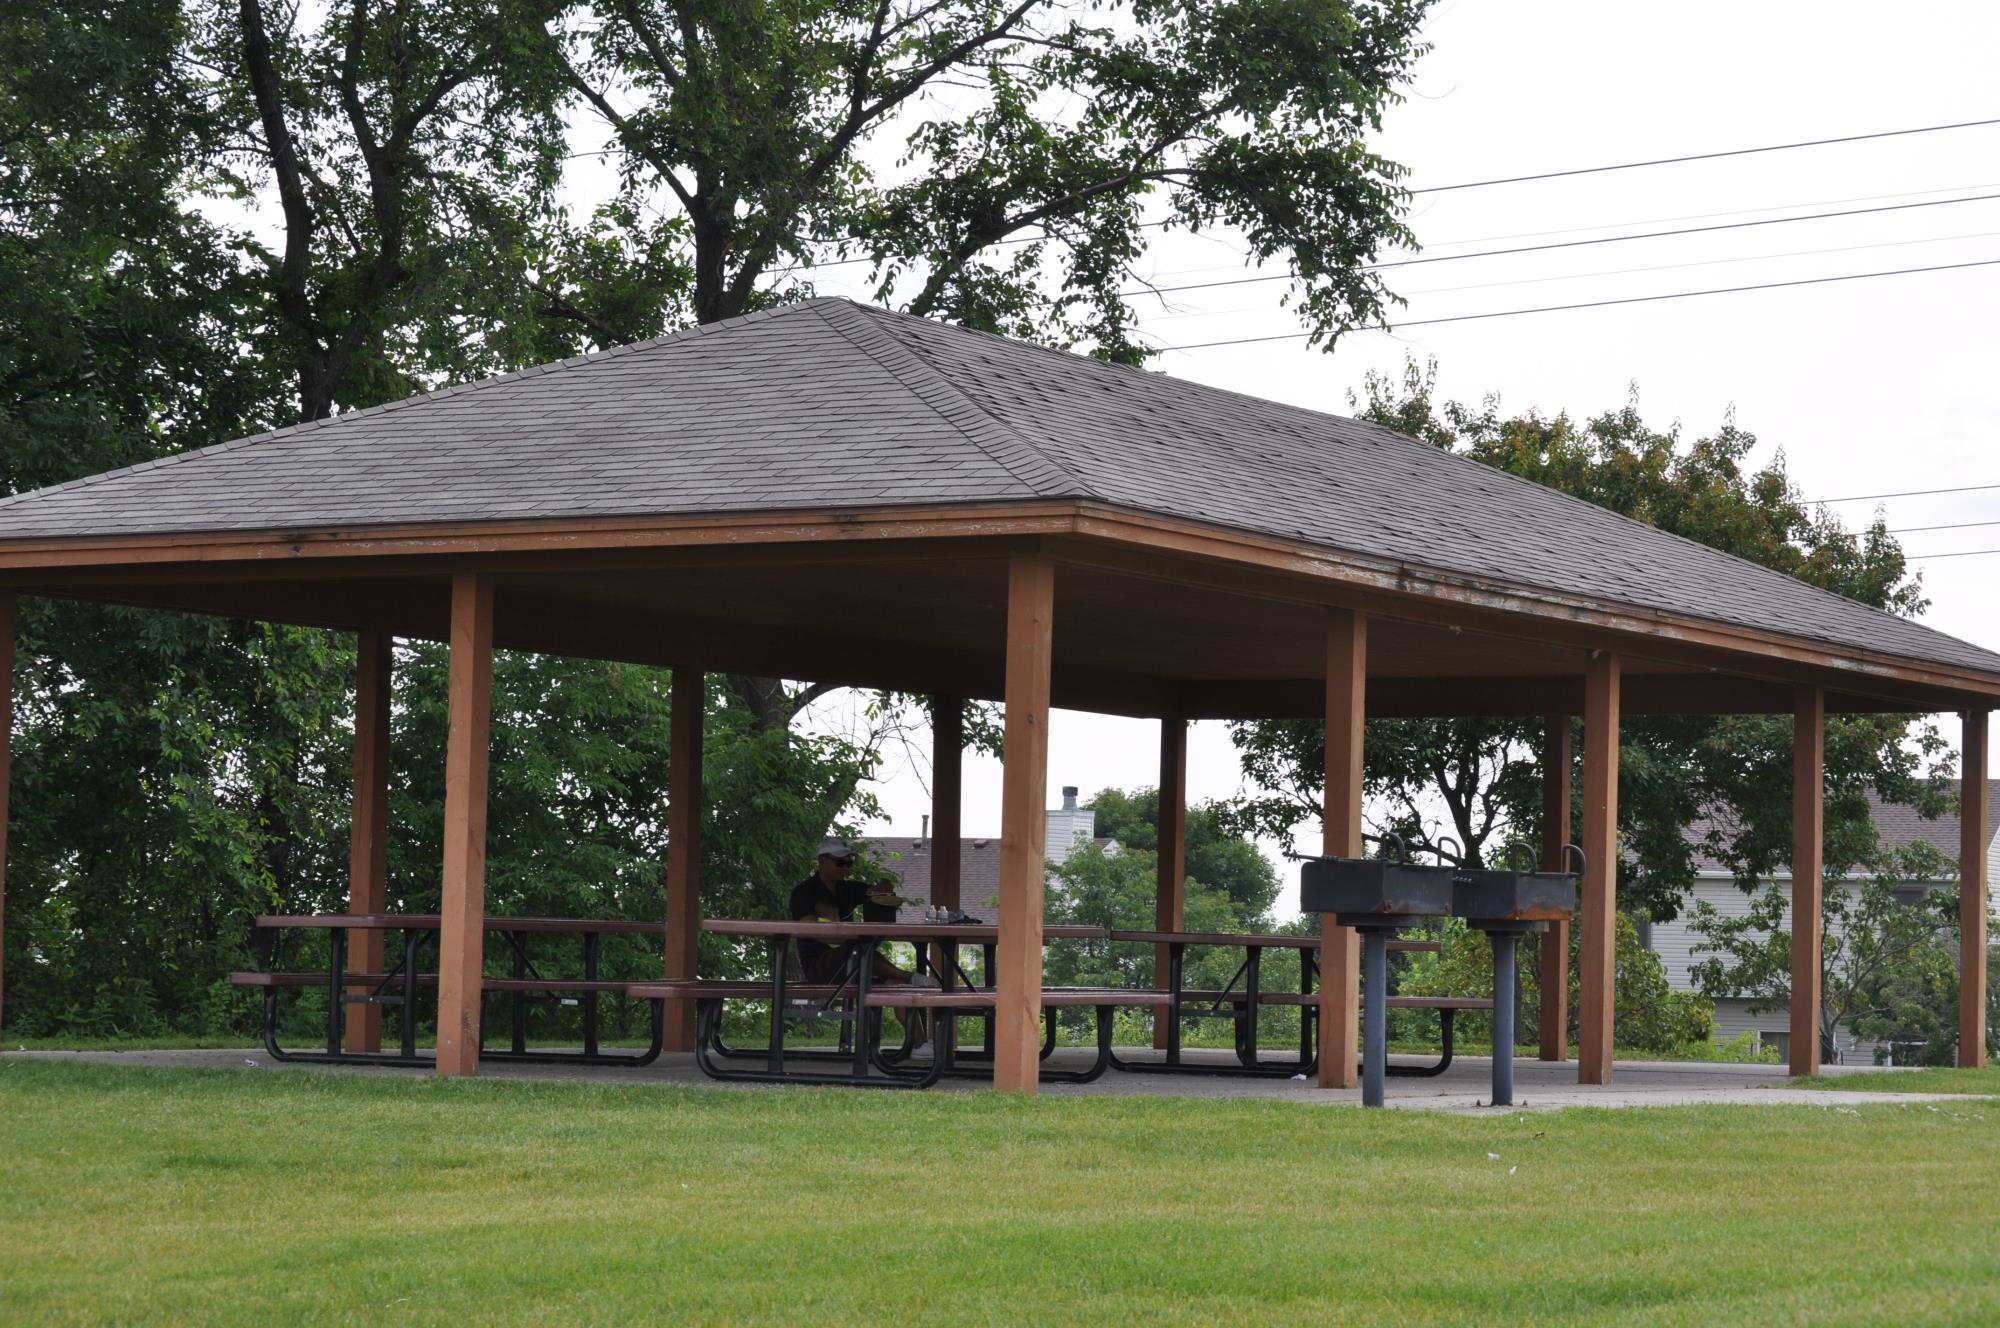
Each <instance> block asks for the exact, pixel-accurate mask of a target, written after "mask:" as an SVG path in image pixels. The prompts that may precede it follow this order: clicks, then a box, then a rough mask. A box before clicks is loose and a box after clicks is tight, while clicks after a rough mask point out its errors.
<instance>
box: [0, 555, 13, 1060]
mask: <svg viewBox="0 0 2000 1328" xmlns="http://www.w3.org/2000/svg"><path fill="white" fill-rule="evenodd" d="M15 605H16V598H15V595H14V592H12V591H11V590H9V591H0V1025H4V1023H5V1020H6V1013H7V1006H6V1000H5V992H6V989H7V965H6V953H7V825H8V821H7V813H8V804H7V793H8V790H9V789H10V788H11V787H12V785H13V782H14V614H15Z"/></svg>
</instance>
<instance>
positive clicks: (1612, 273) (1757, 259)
mask: <svg viewBox="0 0 2000 1328" xmlns="http://www.w3.org/2000/svg"><path fill="white" fill-rule="evenodd" d="M1996 236H2000V231H1973V232H1970V233H1967V234H1961V235H1936V236H1927V237H1925V238H1923V239H1920V240H1885V241H1883V242H1882V243H1880V244H1844V245H1837V246H1835V247H1833V248H1830V249H1785V250H1781V251H1780V252H1778V253H1772V254H1747V255H1744V256H1742V257H1738V258H1704V259H1699V260H1697V261H1695V262H1692V263H1651V264H1648V265H1646V266H1645V267H1615V268H1599V269H1597V270H1595V271H1591V272H1567V273H1562V274H1560V275H1557V276H1552V277H1517V278H1514V279H1513V280H1510V281H1480V282H1472V283H1470V284H1467V285H1463V286H1425V287H1423V288H1422V289H1420V290H1400V291H1398V292H1397V294H1399V295H1403V296H1419V295H1450V294H1455V293H1456V292H1459V291H1475V290H1503V289H1507V288H1510V287H1514V286H1546V285H1548V284H1550V283H1551V282H1557V281H1595V280H1597V279H1599V278H1601V277H1629V276H1642V275H1645V274H1647V273H1651V272H1682V271H1686V270H1688V269H1691V268H1699V267H1733V266H1735V265H1737V264H1740V263H1769V262H1776V261H1778V260H1781V259H1786V258H1817V257H1822V256H1824V255H1827V254H1854V253H1865V252H1869V251H1872V250H1876V249H1907V248H1909V247H1910V246H1912V245H1919V244H1952V243H1956V242H1958V241H1960V240H1990V239H1993V238H1995V237H1996ZM1264 307H1265V306H1262V305H1258V306H1252V307H1249V308H1239V309H1199V310H1193V311H1190V312H1185V313H1178V314H1149V315H1148V316H1147V317H1148V318H1149V320H1150V321H1152V322H1155V323H1158V322H1165V321H1168V320H1172V319H1181V318H1226V317H1229V316H1231V315H1233V314H1243V313H1255V312H1258V311H1260V310H1261V309H1263V308H1264Z"/></svg>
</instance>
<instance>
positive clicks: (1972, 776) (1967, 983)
mask: <svg viewBox="0 0 2000 1328" xmlns="http://www.w3.org/2000/svg"><path fill="white" fill-rule="evenodd" d="M8 636H9V639H11V638H12V636H13V633H12V632H9V633H8ZM1964 722H1965V740H1964V743H1963V744H1962V745H1963V746H1964V749H1965V750H1964V753H1963V756H1962V758H1961V759H1962V762H1963V764H1962V765H1961V767H1960V770H1959V779H1960V784H1959V802H1960V805H1959V813H1958V1063H1959V1064H1960V1065H1962V1066H1965V1067H1966V1068H1968V1069H1977V1068H1978V1067H1980V1066H1982V1065H1984V1064H1986V907H1987V904H1986V850H1987V843H1988V840H1989V839H1991V838H1992V834H1993V827H1992V826H1991V825H1990V824H1989V823H1988V817H1987V801H1986V761H1987V755H1986V712H1985V711H1984V710H1969V711H1967V712H1966V714H1965V716H1964Z"/></svg>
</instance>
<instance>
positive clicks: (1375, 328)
mask: <svg viewBox="0 0 2000 1328" xmlns="http://www.w3.org/2000/svg"><path fill="white" fill-rule="evenodd" d="M1973 267H2000V258H1984V259H1980V260H1978V261H1977V262H1972V263H1939V264H1937V265H1935V266H1932V267H1905V268H1897V269H1896V270H1894V271H1891V272H1848V273H1844V274H1842V275H1840V276H1835V277H1806V278H1804V279H1802V280H1799V281H1767V282H1762V283H1759V284H1758V285H1754V286H1718V287H1716V288H1714V289H1712V290H1698V291H1669V292H1668V293H1666V294H1665V295H1633V296H1628V297H1626V298H1624V299H1620V300H1587V301H1584V302H1583V303H1580V304H1548V305H1543V306H1541V307H1540V308H1536V309H1500V310H1496V311H1494V312H1492V313H1484V314H1458V315H1455V316H1453V317H1450V318H1412V319H1409V320H1407V321H1405V322H1401V323H1395V324H1387V323H1370V324H1367V325H1366V326H1363V327H1356V328H1350V329H1347V330H1349V331H1353V332H1392V331H1400V330H1402V329H1403V328H1406V327H1429V326H1432V325H1434V324H1438V323H1471V322H1476V321H1478V320H1480V319H1483V318H1515V317H1518V316H1520V315H1522V314H1554V313H1564V312H1566V311H1568V310H1571V309H1602V308H1606V307H1608V306H1610V305H1616V304H1652V303H1655V302H1657V301H1660V300H1687V299H1692V298H1694V297H1695V296H1698V295H1735V294H1739V293H1741V292H1743V291H1760V290H1780V289H1783V288H1785V287H1788V286H1822V285H1827V284H1829V283H1832V282H1836V281H1866V280H1868V279H1870V278H1872V277H1907V276H1913V275H1915V274H1917V273H1920V272H1956V271H1959V270H1961V269H1964V268H1973ZM1312 335H1313V334H1312V333H1310V332H1279V333H1275V334H1273V335H1271V336H1266V337H1233V338H1230V339H1229V340H1226V341H1197V342H1195V343H1193V344H1192V345H1187V346H1156V347H1154V349H1155V350H1162V351H1168V350H1207V349H1209V348H1211V347H1215V346H1248V345H1253V344H1256V343H1259V342H1266V341H1301V340H1304V339H1305V338H1307V337H1310V336H1312ZM1973 487H1976V488H2000V484H1995V485H1976V486H1973ZM1936 492H1949V490H1937V491H1936ZM1878 496H1880V497H1903V496H1906V495H1901V494H1882V495H1878ZM1821 501H1823V502H1849V501H1853V500H1851V499H1846V498H1829V499H1822V500H1821Z"/></svg>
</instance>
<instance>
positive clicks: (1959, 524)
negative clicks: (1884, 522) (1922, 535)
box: [1889, 521, 2000, 535]
mask: <svg viewBox="0 0 2000 1328" xmlns="http://www.w3.org/2000/svg"><path fill="white" fill-rule="evenodd" d="M1978 526H2000V521H1954V522H1952V523H1951V524H1950V525H1945V526H1898V527H1897V528H1896V529H1894V530H1892V531H1890V532H1889V534H1891V535H1914V534H1916V533H1917V532H1918V531H1922V530H1971V529H1973V528H1975V527H1978Z"/></svg>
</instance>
